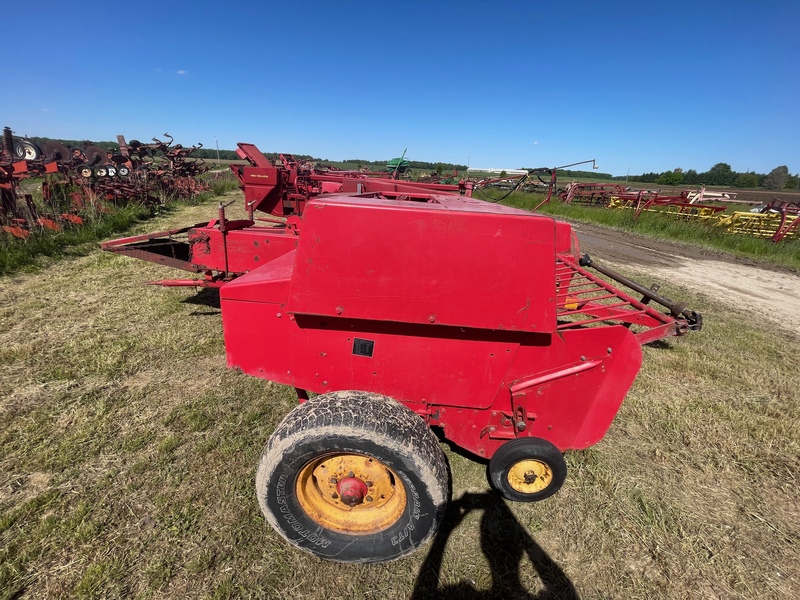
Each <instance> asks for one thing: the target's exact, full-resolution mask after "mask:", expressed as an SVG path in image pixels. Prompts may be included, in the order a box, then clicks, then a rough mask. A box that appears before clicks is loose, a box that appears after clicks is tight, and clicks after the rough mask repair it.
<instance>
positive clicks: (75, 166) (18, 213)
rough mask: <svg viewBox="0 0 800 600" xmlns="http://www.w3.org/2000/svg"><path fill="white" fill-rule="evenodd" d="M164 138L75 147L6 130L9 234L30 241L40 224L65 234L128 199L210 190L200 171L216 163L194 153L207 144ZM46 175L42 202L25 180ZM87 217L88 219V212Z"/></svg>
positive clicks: (3, 174) (3, 189) (1, 216)
mask: <svg viewBox="0 0 800 600" xmlns="http://www.w3.org/2000/svg"><path fill="white" fill-rule="evenodd" d="M165 136H166V137H167V138H169V141H168V142H163V141H161V140H159V139H157V138H153V143H151V144H142V143H140V142H138V141H136V140H131V142H129V143H126V142H125V138H124V137H123V136H121V135H119V136H117V140H118V143H119V149H118V150H117V149H115V150H109V149H106V148H102V147H100V146H97V145H95V144H90V143H87V144H84V146H83V147H75V148H67V147H66V146H64V145H63V144H61V143H60V142H56V141H46V142H43V143H41V144H38V143H36V142H35V141H33V140H30V139H26V138H15V137H14V136H13V134H12V131H11V129H10V128H8V127H6V128H5V129H4V130H3V142H2V147H1V148H0V194H2V205H0V225H1V226H2V231H3V232H5V233H8V234H11V235H13V236H14V237H17V238H21V239H25V238H27V237H28V236H29V235H30V233H31V232H32V231H34V230H35V229H36V228H41V229H48V230H52V231H60V230H61V229H63V228H64V227H65V226H77V225H82V224H83V219H84V216H85V214H86V213H87V212H90V211H91V212H107V211H108V210H110V207H111V206H121V205H124V204H128V203H142V204H158V203H163V201H164V199H165V198H175V197H178V198H188V197H191V196H193V195H194V194H196V193H198V192H200V191H203V190H204V189H206V184H205V183H203V182H202V181H200V180H199V179H198V178H197V176H198V175H200V174H202V173H203V172H205V171H206V170H207V169H208V167H207V166H206V165H205V164H204V163H203V161H202V160H198V159H193V158H190V156H189V155H191V153H192V152H194V151H195V150H197V149H199V148H200V147H202V144H198V145H197V146H191V147H184V146H181V145H180V144H174V145H173V143H172V142H173V138H172V137H171V136H170V135H169V134H165ZM34 177H35V178H42V179H43V181H42V183H41V194H42V200H41V202H40V203H37V202H35V201H34V199H33V194H31V193H30V192H29V191H28V190H27V189H25V188H24V187H23V185H22V182H23V181H24V180H25V179H29V178H34ZM82 215H83V216H82Z"/></svg>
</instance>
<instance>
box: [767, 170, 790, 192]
mask: <svg viewBox="0 0 800 600" xmlns="http://www.w3.org/2000/svg"><path fill="white" fill-rule="evenodd" d="M787 181H789V167H787V166H786V165H781V166H780V167H775V168H774V169H772V171H770V172H769V175H767V177H766V179H764V187H765V188H767V189H768V190H782V189H783V188H785V187H786V182H787Z"/></svg>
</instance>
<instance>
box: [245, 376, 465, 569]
mask: <svg viewBox="0 0 800 600" xmlns="http://www.w3.org/2000/svg"><path fill="white" fill-rule="evenodd" d="M336 461H340V462H341V461H343V462H344V464H349V465H355V466H352V467H345V471H346V470H348V469H349V470H350V471H351V472H350V473H348V475H339V481H342V480H343V479H342V478H343V477H344V478H345V479H346V478H348V477H349V478H350V480H351V481H352V480H355V481H356V483H358V484H359V485H361V481H362V480H363V481H366V483H365V484H364V485H367V484H371V486H372V487H369V488H364V489H365V490H366V489H368V490H369V491H368V492H366V491H365V492H364V493H365V494H375V495H376V498H375V499H374V500H375V501H374V503H373V499H372V497H371V496H367V497H366V499H364V500H362V502H361V503H359V504H358V505H356V506H353V505H350V506H345V505H343V504H341V503H340V502H339V501H337V500H334V499H332V498H338V496H336V495H335V492H336V489H335V488H334V487H333V486H334V484H335V483H336V477H330V481H329V476H330V475H331V474H333V473H334V471H335V468H337V467H331V470H326V469H327V468H328V465H327V463H330V464H335V463H336ZM348 461H349V462H348ZM361 463H363V464H366V463H370V464H371V465H372V467H373V471H372V474H371V475H370V474H367V475H366V476H365V475H364V474H362V473H360V472H359V467H358V464H361ZM337 464H338V463H337ZM376 465H377V467H378V470H377V471H376V470H374V467H375V466H376ZM312 470H313V474H312ZM352 471H355V473H353V472H352ZM323 473H324V476H323ZM375 475H377V477H375ZM359 477H361V480H359ZM369 479H374V481H369ZM380 486H383V487H382V488H381V490H382V491H378V492H377V493H378V494H380V496H379V497H378V496H377V494H376V493H375V492H374V491H373V490H374V489H377V488H379V487H380ZM362 487H363V486H362ZM332 492H333V493H332ZM256 495H257V496H258V502H259V505H260V507H261V511H262V513H263V514H264V516H265V517H266V518H267V521H269V523H270V525H272V527H273V528H274V529H275V530H276V531H277V532H278V533H279V534H280V535H281V536H282V537H283V538H284V539H286V540H287V541H288V542H289V543H290V544H292V545H294V546H295V547H297V548H299V549H300V550H303V551H304V552H308V553H309V554H313V555H315V556H318V557H320V558H324V559H328V560H333V561H338V562H346V563H375V562H386V561H391V560H395V559H398V558H400V557H402V556H405V555H407V554H410V553H411V552H413V551H414V550H416V549H417V548H418V547H419V546H421V545H422V544H424V543H425V542H427V541H428V540H429V539H430V538H431V537H432V536H433V535H434V533H435V532H436V531H437V530H438V528H439V526H440V524H441V522H442V518H443V517H444V512H445V508H446V506H447V502H448V501H449V499H450V474H449V469H448V466H447V461H446V458H445V456H444V453H443V452H442V450H441V448H440V447H439V442H438V440H437V438H436V436H435V435H434V434H433V432H432V431H431V430H430V428H428V426H427V425H426V424H425V422H424V421H423V419H422V418H421V417H420V416H419V415H417V414H415V413H414V412H413V411H411V410H410V409H408V408H406V407H405V406H403V405H402V404H400V403H399V402H396V401H395V400H392V399H391V398H387V397H386V396H381V395H378V394H373V393H368V392H360V391H341V392H331V393H328V394H323V395H321V396H317V397H315V398H312V399H310V400H307V401H306V402H304V403H303V404H300V405H299V406H297V407H296V408H295V409H294V410H292V412H290V413H289V414H288V415H287V416H286V418H285V419H284V420H283V421H282V422H281V423H280V425H278V428H277V429H276V430H275V432H274V433H273V435H272V437H271V438H270V439H269V442H268V443H267V445H266V447H265V448H264V451H263V453H262V455H261V461H260V463H259V466H258V471H257V474H256ZM384 498H385V500H384ZM355 511H359V512H358V513H357V514H356V513H355ZM370 511H372V512H370ZM359 516H366V517H367V519H366V521H364V520H361V521H359ZM372 519H374V521H373V520H372ZM373 522H374V523H377V525H374V526H373V525H372V523H373ZM365 523H366V524H365Z"/></svg>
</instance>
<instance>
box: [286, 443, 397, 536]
mask: <svg viewBox="0 0 800 600" xmlns="http://www.w3.org/2000/svg"><path fill="white" fill-rule="evenodd" d="M295 489H296V494H297V501H298V503H299V504H300V506H301V507H302V508H303V510H304V511H305V513H306V514H307V515H308V516H309V517H310V518H311V519H313V520H314V521H315V522H316V523H317V524H319V525H321V526H322V527H325V528H327V529H331V530H334V531H339V532H342V533H348V534H370V533H376V532H378V531H383V530H384V529H387V528H388V527H390V526H391V525H393V524H394V523H396V522H397V520H398V519H399V518H400V517H401V516H402V514H403V512H404V511H405V509H406V505H407V496H406V491H405V487H404V486H403V484H402V482H401V481H400V480H399V479H398V477H397V476H396V475H395V473H394V472H393V471H392V470H391V469H390V468H389V467H387V466H386V465H384V464H383V463H382V462H380V461H379V460H377V459H374V458H371V457H369V456H365V455H361V454H350V453H340V454H328V455H325V456H321V457H319V458H317V459H315V460H312V461H311V462H309V463H308V464H307V465H306V466H305V467H303V468H302V469H301V470H300V473H299V474H298V478H297V483H296V488H295Z"/></svg>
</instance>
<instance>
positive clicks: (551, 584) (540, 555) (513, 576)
mask: <svg viewBox="0 0 800 600" xmlns="http://www.w3.org/2000/svg"><path fill="white" fill-rule="evenodd" d="M473 510H481V511H483V515H482V516H481V522H480V535H481V551H482V552H483V554H484V555H485V556H486V559H487V560H488V562H489V566H490V568H491V576H492V587H491V589H489V590H478V589H475V586H474V583H473V582H471V581H461V582H459V583H456V584H447V585H441V570H442V561H443V558H444V551H445V547H446V546H447V542H448V540H449V538H450V535H451V534H452V533H453V531H455V529H456V527H458V525H459V524H460V523H461V521H462V520H463V519H464V517H465V516H466V515H468V514H469V513H470V512H472V511H473ZM526 557H527V559H528V560H530V561H531V564H532V565H533V567H534V569H536V572H537V573H538V575H539V580H540V582H541V590H540V591H538V592H536V593H531V592H529V591H528V590H526V589H525V588H524V587H523V585H522V581H521V577H520V567H521V566H522V561H523V560H524V559H525V558H526ZM411 598H412V600H423V599H428V598H431V599H433V598H436V599H443V600H447V599H473V598H475V599H485V600H489V599H493V598H503V599H505V600H511V599H517V598H523V599H532V600H533V599H535V600H545V599H553V600H555V599H564V600H577V599H578V598H579V596H578V594H577V592H576V591H575V587H574V586H573V585H572V582H571V581H570V580H569V578H568V577H567V576H566V574H565V573H564V571H562V570H561V568H560V567H559V566H558V565H557V564H556V563H555V562H554V561H553V560H552V559H551V558H550V557H549V556H548V555H547V553H546V552H545V551H544V550H543V549H542V548H541V546H539V545H538V544H537V543H536V542H535V541H534V539H533V538H532V537H531V536H530V534H529V533H528V532H527V531H526V530H525V528H524V527H522V526H521V525H520V524H519V522H518V521H517V519H516V517H515V516H514V514H513V513H512V512H511V511H510V510H509V508H508V506H506V503H505V502H504V501H503V499H502V498H501V497H500V495H499V494H497V493H496V492H485V493H481V494H473V493H465V494H464V495H463V496H461V498H459V499H458V500H456V501H454V502H452V503H451V504H450V505H449V506H448V507H447V513H446V514H445V517H444V521H443V522H442V526H441V527H440V529H439V531H438V532H437V534H436V536H435V537H434V539H433V542H432V545H431V549H430V551H429V552H428V556H427V558H426V559H425V562H424V563H423V564H422V567H421V568H420V571H419V575H417V581H416V583H415V584H414V592H413V594H412V596H411Z"/></svg>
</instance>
